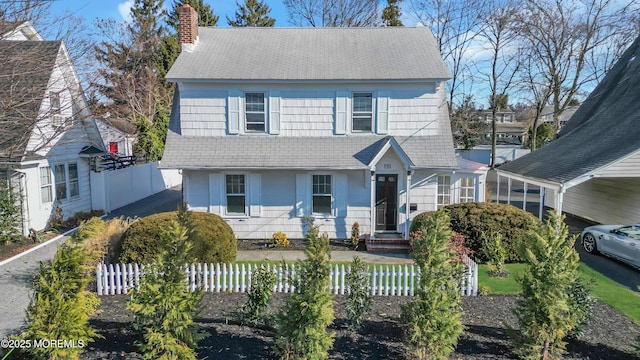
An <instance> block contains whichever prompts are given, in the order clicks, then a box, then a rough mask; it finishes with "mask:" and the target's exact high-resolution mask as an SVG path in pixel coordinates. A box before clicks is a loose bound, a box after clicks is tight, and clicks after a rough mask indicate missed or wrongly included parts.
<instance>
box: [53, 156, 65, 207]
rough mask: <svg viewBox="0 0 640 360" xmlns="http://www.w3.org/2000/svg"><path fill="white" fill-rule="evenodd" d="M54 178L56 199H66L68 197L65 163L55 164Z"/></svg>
mask: <svg viewBox="0 0 640 360" xmlns="http://www.w3.org/2000/svg"><path fill="white" fill-rule="evenodd" d="M53 178H54V179H55V181H56V199H58V200H64V199H66V198H67V176H66V171H65V168H64V164H59V165H55V166H54V167H53Z"/></svg>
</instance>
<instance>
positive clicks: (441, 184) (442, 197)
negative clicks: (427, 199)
mask: <svg viewBox="0 0 640 360" xmlns="http://www.w3.org/2000/svg"><path fill="white" fill-rule="evenodd" d="M449 204H451V176H448V175H440V176H438V196H437V207H438V209H439V208H441V207H442V206H444V205H449Z"/></svg>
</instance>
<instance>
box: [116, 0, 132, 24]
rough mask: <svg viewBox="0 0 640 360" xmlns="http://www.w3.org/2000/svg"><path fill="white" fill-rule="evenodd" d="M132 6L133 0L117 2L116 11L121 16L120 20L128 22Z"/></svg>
mask: <svg viewBox="0 0 640 360" xmlns="http://www.w3.org/2000/svg"><path fill="white" fill-rule="evenodd" d="M132 6H133V0H127V1H125V2H123V3H120V4H118V13H120V16H121V17H122V20H124V21H126V22H129V21H131V7H132Z"/></svg>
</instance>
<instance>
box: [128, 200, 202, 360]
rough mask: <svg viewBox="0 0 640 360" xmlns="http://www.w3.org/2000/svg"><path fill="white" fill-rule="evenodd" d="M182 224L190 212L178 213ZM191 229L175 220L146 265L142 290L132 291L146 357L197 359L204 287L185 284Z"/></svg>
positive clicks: (131, 301) (131, 307)
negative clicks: (197, 319)
mask: <svg viewBox="0 0 640 360" xmlns="http://www.w3.org/2000/svg"><path fill="white" fill-rule="evenodd" d="M178 219H180V221H181V223H182V224H188V223H189V221H188V215H185V214H184V212H183V213H182V214H179V216H178ZM188 232H189V230H188V229H187V228H185V226H183V225H181V224H179V223H177V222H175V221H174V222H173V223H172V224H171V225H170V226H169V228H168V229H167V230H166V231H165V232H163V233H162V236H161V238H160V244H159V245H160V255H159V256H158V257H157V258H156V259H155V260H154V261H153V262H152V263H151V265H149V266H147V267H146V268H145V269H144V277H143V278H142V279H141V280H140V290H138V291H132V292H131V295H130V296H129V300H128V301H127V308H128V309H129V310H131V311H132V312H133V313H134V315H135V327H136V329H137V330H143V331H144V342H141V343H138V344H137V345H138V348H139V349H140V350H141V351H142V352H143V354H144V358H145V359H150V360H151V359H182V360H189V359H193V360H195V359H196V352H195V349H196V346H197V342H198V340H200V338H201V336H200V334H198V333H197V331H196V329H195V327H194V326H193V318H194V317H195V315H196V313H197V311H198V310H199V307H200V300H201V299H202V290H198V291H195V292H191V291H189V290H188V289H187V288H186V286H185V283H186V280H187V274H186V273H185V272H184V266H185V265H186V264H187V259H188V253H189V250H190V249H191V246H192V245H191V243H190V242H189V241H188V239H189V236H188Z"/></svg>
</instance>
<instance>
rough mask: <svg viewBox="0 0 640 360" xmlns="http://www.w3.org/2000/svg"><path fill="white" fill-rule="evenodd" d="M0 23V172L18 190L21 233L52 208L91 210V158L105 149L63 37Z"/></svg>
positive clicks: (38, 225)
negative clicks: (45, 38) (48, 38)
mask: <svg viewBox="0 0 640 360" xmlns="http://www.w3.org/2000/svg"><path fill="white" fill-rule="evenodd" d="M13 25H15V26H13ZM0 28H1V29H3V30H2V34H0V79H2V81H0V176H1V177H2V178H6V179H8V180H9V181H10V183H11V186H12V188H13V189H14V191H16V192H18V193H20V195H21V200H22V218H23V226H22V231H23V233H24V234H25V235H26V234H27V233H28V231H29V229H35V230H41V229H43V228H45V226H46V225H47V222H48V220H49V219H50V218H51V216H52V214H53V213H54V211H55V209H56V208H57V207H60V209H61V210H62V212H63V215H64V217H65V218H67V217H69V216H72V215H73V214H75V213H76V212H79V211H90V210H91V194H90V186H89V161H88V157H89V156H90V155H89V154H90V153H102V152H103V151H104V146H103V143H102V140H101V139H100V134H99V133H98V129H97V127H96V124H95V122H94V121H93V120H92V119H91V118H90V113H89V111H88V107H87V103H86V101H85V99H84V97H83V94H82V90H81V88H80V84H79V81H78V78H77V75H76V73H75V70H74V67H73V64H72V62H71V59H70V58H69V54H68V53H67V50H66V49H65V46H64V44H63V43H62V41H43V40H42V38H41V37H40V36H39V35H37V32H36V31H35V29H33V27H31V26H30V25H29V24H28V23H23V24H7V23H3V24H1V26H0Z"/></svg>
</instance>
